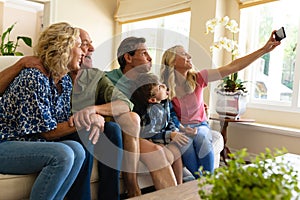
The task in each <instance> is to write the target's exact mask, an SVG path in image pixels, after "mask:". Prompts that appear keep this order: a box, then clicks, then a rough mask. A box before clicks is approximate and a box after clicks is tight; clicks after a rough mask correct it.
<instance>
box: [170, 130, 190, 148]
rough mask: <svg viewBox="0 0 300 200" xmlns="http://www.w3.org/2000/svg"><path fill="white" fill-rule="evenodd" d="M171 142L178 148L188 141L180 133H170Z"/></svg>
mask: <svg viewBox="0 0 300 200" xmlns="http://www.w3.org/2000/svg"><path fill="white" fill-rule="evenodd" d="M171 140H172V141H173V142H175V143H177V144H178V145H179V146H184V145H186V144H188V142H189V139H188V137H187V136H186V135H184V134H183V133H180V132H172V133H171Z"/></svg>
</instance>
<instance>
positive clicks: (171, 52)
mask: <svg viewBox="0 0 300 200" xmlns="http://www.w3.org/2000/svg"><path fill="white" fill-rule="evenodd" d="M179 48H183V46H181V45H176V46H173V47H171V48H169V49H167V50H166V51H165V52H164V54H163V56H162V61H161V68H160V80H161V82H162V83H164V84H166V86H167V87H168V88H169V90H170V93H169V98H170V99H172V98H174V97H175V96H176V90H175V88H176V80H175V79H176V76H175V72H176V70H175V59H176V54H177V50H178V49H179ZM196 80H197V73H196V72H195V70H194V69H191V70H189V71H188V73H187V78H186V85H185V91H186V92H187V93H191V92H193V91H194V90H195V88H196V86H197V81H196Z"/></svg>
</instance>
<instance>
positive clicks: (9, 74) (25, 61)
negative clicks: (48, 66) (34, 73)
mask: <svg viewBox="0 0 300 200" xmlns="http://www.w3.org/2000/svg"><path fill="white" fill-rule="evenodd" d="M30 67H36V68H38V69H40V70H41V71H42V72H44V68H43V67H42V64H41V62H40V60H39V59H38V58H37V57H35V56H26V57H22V58H21V59H20V60H18V61H17V62H16V63H15V64H13V65H12V66H10V67H8V68H6V69H4V70H3V71H1V72H0V94H3V93H4V91H5V90H6V88H7V87H8V86H9V84H10V83H11V82H12V81H13V80H14V78H15V77H16V76H18V74H19V73H20V71H21V70H22V69H23V68H30Z"/></svg>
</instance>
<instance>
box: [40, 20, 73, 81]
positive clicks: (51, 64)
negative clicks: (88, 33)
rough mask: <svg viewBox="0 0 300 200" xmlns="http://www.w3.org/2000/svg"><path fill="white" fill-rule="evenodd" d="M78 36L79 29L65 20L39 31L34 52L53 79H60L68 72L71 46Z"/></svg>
mask: <svg viewBox="0 0 300 200" xmlns="http://www.w3.org/2000/svg"><path fill="white" fill-rule="evenodd" d="M78 37H79V29H78V28H73V27H72V26H71V25H70V24H68V23H66V22H60V23H55V24H52V25H50V26H49V27H48V28H46V29H45V30H44V31H43V32H42V33H41V35H40V37H39V39H38V43H37V45H36V46H35V48H34V54H35V55H36V56H38V57H39V58H40V59H41V62H42V64H43V66H44V67H45V69H46V70H47V71H48V72H49V73H50V75H51V77H52V78H53V79H61V77H63V76H64V75H66V74H67V73H68V72H69V69H68V64H69V62H70V61H71V52H72V48H73V47H74V46H75V43H76V41H77V39H78Z"/></svg>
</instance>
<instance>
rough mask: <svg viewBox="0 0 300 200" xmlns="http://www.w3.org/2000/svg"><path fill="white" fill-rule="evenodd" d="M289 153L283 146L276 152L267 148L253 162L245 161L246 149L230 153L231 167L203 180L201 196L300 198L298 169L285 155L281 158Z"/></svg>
mask: <svg viewBox="0 0 300 200" xmlns="http://www.w3.org/2000/svg"><path fill="white" fill-rule="evenodd" d="M285 152H286V150H285V149H283V150H276V151H275V153H272V152H271V151H270V149H266V153H261V154H260V155H258V156H256V157H255V158H254V159H252V160H251V164H249V165H245V163H246V162H245V160H244V158H245V157H247V156H248V154H247V151H246V149H243V150H240V151H238V152H236V153H234V154H230V157H231V158H232V159H230V160H229V161H228V166H226V167H220V168H218V169H216V170H215V172H214V174H206V175H205V176H204V177H203V178H200V179H199V184H198V185H199V188H200V189H199V195H200V197H201V199H214V200H222V199H224V200H225V199H226V200H235V199H239V200H253V199H264V200H269V199H270V200H273V199H278V200H279V199H282V200H283V199H284V200H290V199H293V198H294V199H299V193H300V188H299V186H298V174H297V171H296V170H295V169H294V168H293V167H292V166H291V163H289V162H285V161H284V159H283V157H277V156H279V155H282V154H283V153H285ZM276 157H277V158H276ZM297 194H298V196H297ZM295 195H296V196H297V197H296V198H295Z"/></svg>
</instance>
